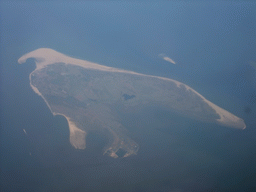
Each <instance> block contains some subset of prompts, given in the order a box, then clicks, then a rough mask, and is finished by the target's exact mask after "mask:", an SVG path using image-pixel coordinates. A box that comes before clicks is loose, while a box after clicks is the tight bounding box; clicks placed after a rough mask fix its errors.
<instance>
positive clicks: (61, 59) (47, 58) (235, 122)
mask: <svg viewBox="0 0 256 192" xmlns="http://www.w3.org/2000/svg"><path fill="white" fill-rule="evenodd" d="M28 58H34V59H35V62H36V69H35V70H34V71H36V70H39V69H42V68H45V67H46V66H47V65H50V64H54V63H65V64H71V65H76V66H80V67H83V68H85V69H95V70H101V71H108V72H115V73H126V74H134V75H140V76H147V77H153V78H158V79H162V80H166V81H171V82H173V83H175V84H176V86H177V87H180V86H181V85H183V86H185V87H186V89H187V90H190V91H192V92H193V93H195V94H196V95H198V96H199V97H200V98H202V100H203V101H204V102H206V103H207V104H208V105H209V106H210V107H211V108H212V109H214V110H215V111H216V113H217V114H218V115H219V116H220V119H217V121H218V123H219V124H221V125H224V126H228V127H233V128H238V129H245V128H246V125H245V123H244V121H243V119H241V118H239V117H237V116H235V115H233V114H232V113H230V112H228V111H226V110H224V109H222V108H220V107H219V106H217V105H215V104H214V103H212V102H210V101H208V100H207V99H206V98H204V97H203V96H202V95H201V94H199V93H198V92H196V91H195V90H194V89H192V88H191V87H189V86H187V85H185V84H183V83H181V82H179V81H175V80H172V79H169V78H165V77H158V76H152V75H144V74H140V73H136V72H133V71H127V70H122V69H117V68H112V67H107V66H103V65H99V64H97V63H93V62H90V61H86V60H81V59H76V58H72V57H69V56H67V55H64V54H62V53H59V52H57V51H55V50H53V49H49V48H40V49H37V50H35V51H32V52H29V53H27V54H25V55H23V56H22V57H21V58H19V60H18V62H19V63H20V64H22V63H25V62H26V60H27V59H28ZM164 59H165V60H167V61H169V62H171V63H173V64H175V62H174V61H173V60H171V59H169V58H164ZM32 73H33V72H32ZM32 73H31V74H32ZM31 74H30V77H29V78H30V85H31V87H32V89H33V90H34V91H35V92H36V93H37V94H38V95H40V96H41V97H42V98H43V99H44V101H45V102H46V104H47V105H48V107H49V108H50V110H51V107H50V105H49V104H48V102H47V101H46V99H45V98H44V97H43V96H42V94H41V93H40V92H39V90H38V89H37V88H36V87H34V86H33V85H32V84H31ZM51 111H52V110H51ZM52 113H53V112H52ZM53 115H63V114H56V113H53ZM63 116H65V115H63ZM65 118H66V119H67V121H68V124H69V129H70V142H71V144H72V145H73V146H74V147H75V148H79V149H84V148H85V141H84V138H85V136H86V132H85V131H83V130H81V129H79V128H78V127H77V126H76V125H75V123H74V122H72V120H71V119H69V118H68V117H66V116H65ZM78 137H79V138H78ZM75 138H76V139H75ZM83 141H84V142H83Z"/></svg>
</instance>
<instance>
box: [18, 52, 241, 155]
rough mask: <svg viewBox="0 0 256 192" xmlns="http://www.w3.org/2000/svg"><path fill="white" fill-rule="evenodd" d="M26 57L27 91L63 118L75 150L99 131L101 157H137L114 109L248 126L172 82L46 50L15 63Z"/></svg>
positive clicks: (176, 82) (180, 84) (135, 145)
mask: <svg viewBox="0 0 256 192" xmlns="http://www.w3.org/2000/svg"><path fill="white" fill-rule="evenodd" d="M29 58H34V59H35V62H36V69H35V70H34V71H33V72H32V73H31V74H30V76H29V78H30V85H31V88H32V89H33V90H34V91H35V93H37V94H38V95H40V96H41V97H42V98H43V99H44V101H45V103H46V104H47V105H48V107H49V108H50V110H51V112H52V114H53V115H63V116H64V117H65V118H66V119H67V121H68V124H69V130H70V143H71V144H72V145H73V146H74V147H75V148H77V149H85V148H86V142H85V141H86V135H87V134H88V133H89V132H90V131H94V130H97V131H101V132H103V133H104V134H106V135H107V137H108V144H107V145H106V146H105V148H104V151H103V154H107V155H109V156H111V157H114V158H117V157H119V156H122V157H128V156H130V155H134V154H137V152H138V149H139V145H138V144H137V143H136V141H134V140H133V139H132V138H130V137H129V135H128V134H127V130H126V128H125V127H124V126H123V125H122V124H121V123H120V121H119V119H118V117H117V111H116V110H115V107H116V106H122V107H125V108H130V109H132V110H136V108H138V107H144V106H149V105H153V106H161V107H164V108H167V109H170V110H172V111H175V112H177V113H179V114H181V115H185V116H189V117H191V118H194V119H197V120H199V121H204V122H212V123H218V124H220V125H223V126H227V127H232V128H237V129H245V127H246V125H245V123H244V121H243V119H241V118H239V117H237V116H235V115H233V114H231V113H230V112H228V111H226V110H224V109H222V108H220V107H218V106H217V105H215V104H213V103H212V102H210V101H208V100H207V99H206V98H204V97H203V96H202V95H201V94H199V93H198V92H196V91H195V90H194V89H192V88H191V87H189V86H187V85H185V84H183V83H181V82H178V81H175V80H172V79H168V78H164V77H157V76H152V75H144V74H140V73H136V72H132V71H127V70H122V69H116V68H111V67H107V66H103V65H99V64H96V63H92V62H89V61H85V60H80V59H75V58H72V57H69V56H67V55H64V54H62V53H59V52H57V51H55V50H52V49H49V48H40V49H37V50H35V51H32V52H30V53H27V54H25V55H23V56H22V57H21V58H20V59H19V60H18V62H19V63H20V64H22V63H25V62H26V60H27V59H29ZM120 154H121V155H120Z"/></svg>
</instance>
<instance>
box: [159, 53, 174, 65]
mask: <svg viewBox="0 0 256 192" xmlns="http://www.w3.org/2000/svg"><path fill="white" fill-rule="evenodd" d="M158 57H160V58H162V59H163V60H165V61H167V62H170V63H172V64H176V62H175V61H174V60H172V59H171V58H170V57H168V56H166V55H165V54H164V53H161V54H159V55H158Z"/></svg>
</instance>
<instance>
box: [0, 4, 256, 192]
mask: <svg viewBox="0 0 256 192" xmlns="http://www.w3.org/2000/svg"><path fill="white" fill-rule="evenodd" d="M0 21H1V23H0V26H1V29H0V32H1V33H0V37H1V50H0V53H1V57H0V59H1V62H0V65H1V81H0V84H1V89H0V90H1V116H0V118H1V119H0V120H1V121H0V122H1V141H0V142H1V151H0V152H1V164H0V165H1V179H0V180H1V190H2V191H133V192H136V191H175V190H176V191H185V192H187V191H195V192H198V191H253V190H256V180H255V178H256V164H255V158H256V155H255V154H256V153H255V151H256V144H255V143H256V118H255V117H256V104H255V103H256V77H255V76H256V75H255V74H256V72H255V70H256V69H255V68H253V67H252V66H251V65H249V62H250V61H254V62H255V61H256V4H255V3H254V2H253V1H245V2H240V1H235V2H231V1H224V2H220V1H216V2H212V3H209V2H208V3H205V2H196V3H192V2H183V1H182V2H178V1H173V2H172V1H171V2H160V1H159V2H155V1H151V2H147V3H146V2H143V3H138V2H123V1H118V2H116V1H113V2H92V1H86V2H82V1H72V2H62V3H60V2H55V3H53V2H48V1H47V2H43V1H39V2H31V1H1V2H0ZM41 47H46V48H51V49H54V50H56V51H58V52H61V53H64V54H67V55H70V56H74V57H76V58H81V59H85V60H89V61H93V62H96V63H100V64H102V65H106V66H112V67H117V68H122V69H127V70H133V71H136V72H140V73H145V74H152V75H158V76H164V77H168V78H172V79H175V80H178V81H181V82H183V83H185V84H187V85H189V86H191V87H192V88H194V89H195V90H197V91H198V92H199V93H201V94H202V95H204V96H205V97H206V98H207V99H208V100H210V101H212V102H213V103H215V104H217V105H219V106H221V107H222V108H224V109H226V110H228V111H230V112H232V113H234V114H235V115H237V116H239V117H241V118H243V119H244V120H245V123H246V124H247V128H246V129H245V130H243V131H241V130H235V129H230V128H226V127H221V126H218V125H215V124H208V123H200V122H197V121H194V120H191V119H188V118H184V117H180V116H179V115H177V114H172V113H170V112H167V111H164V110H162V109H155V108H149V109H146V111H138V113H136V114H130V113H128V114H125V115H124V114H120V119H122V123H123V124H124V125H125V126H126V127H127V129H128V130H129V132H130V133H131V137H133V138H134V140H136V142H138V143H139V145H140V146H141V147H140V150H139V153H138V155H136V156H132V157H129V158H123V159H122V158H121V159H111V158H109V157H107V156H102V154H101V151H100V149H101V148H102V146H103V145H104V143H105V142H106V138H104V137H103V136H100V135H97V134H95V135H91V136H90V137H89V138H88V145H89V147H88V149H86V150H75V149H74V148H73V147H72V146H71V145H70V143H69V131H68V125H67V122H66V120H65V118H64V117H61V116H55V117H53V116H52V114H51V112H50V110H49V109H48V108H47V106H46V104H45V103H44V101H43V100H42V99H41V98H40V97H39V96H38V95H36V94H35V93H34V92H33V90H32V89H31V87H30V85H29V79H28V76H29V74H30V73H31V72H32V71H33V70H34V69H35V64H34V62H33V60H29V61H28V62H27V63H26V64H23V65H19V64H18V63H17V60H18V58H19V57H21V56H22V55H23V54H25V53H27V52H30V51H33V50H35V49H37V48H41ZM161 53H164V54H165V55H167V56H169V57H170V58H172V59H173V60H174V61H175V62H176V63H177V64H176V65H174V64H171V63H169V62H166V61H164V60H162V59H161V58H159V57H158V55H159V54H161ZM23 129H25V130H26V132H27V135H26V134H25V133H24V132H23ZM90 147H91V149H90Z"/></svg>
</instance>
